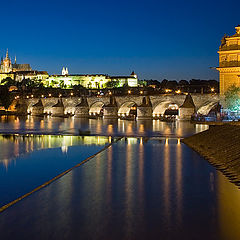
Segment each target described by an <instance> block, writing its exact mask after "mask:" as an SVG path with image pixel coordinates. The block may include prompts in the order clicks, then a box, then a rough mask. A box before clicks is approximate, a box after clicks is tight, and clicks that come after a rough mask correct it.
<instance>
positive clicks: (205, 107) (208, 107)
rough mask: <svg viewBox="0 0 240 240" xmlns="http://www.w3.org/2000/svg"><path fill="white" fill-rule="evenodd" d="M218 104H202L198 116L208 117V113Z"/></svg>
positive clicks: (216, 102)
mask: <svg viewBox="0 0 240 240" xmlns="http://www.w3.org/2000/svg"><path fill="white" fill-rule="evenodd" d="M218 103H219V101H214V102H210V101H209V102H206V103H205V104H203V105H202V106H201V107H200V108H199V109H198V110H197V113H198V114H202V115H208V114H209V112H210V111H211V110H212V109H213V108H214V107H215V106H216V105H217V104H218Z"/></svg>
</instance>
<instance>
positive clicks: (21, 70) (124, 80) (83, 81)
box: [0, 50, 138, 89]
mask: <svg viewBox="0 0 240 240" xmlns="http://www.w3.org/2000/svg"><path fill="white" fill-rule="evenodd" d="M6 78H12V79H14V80H16V81H22V80H23V79H30V80H34V81H40V82H42V83H43V85H44V86H46V87H56V88H58V87H61V88H72V87H73V86H74V85H82V86H83V87H86V88H92V89H101V88H105V87H106V86H107V84H108V83H109V82H113V83H114V86H116V87H122V86H125V85H127V86H130V87H137V86H138V78H137V75H136V74H135V73H134V72H132V74H131V75H128V76H109V75H106V74H69V73H68V68H65V67H64V68H63V69H62V74H60V75H49V74H48V73H47V72H46V71H37V70H32V68H31V66H30V64H18V63H17V59H16V57H15V62H14V63H12V61H11V59H10V57H9V54H8V50H7V53H6V57H5V58H4V59H3V58H2V59H1V65H0V84H1V82H2V81H3V80H4V79H6Z"/></svg>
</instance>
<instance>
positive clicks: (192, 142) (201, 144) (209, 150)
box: [182, 125, 240, 186]
mask: <svg viewBox="0 0 240 240" xmlns="http://www.w3.org/2000/svg"><path fill="white" fill-rule="evenodd" d="M182 142H184V143H185V144H187V145H188V146H189V147H191V148H192V149H193V150H195V151H196V152H198V153H199V154H200V155H202V156H203V157H204V158H205V159H207V160H208V161H209V162H210V163H211V164H212V165H214V166H215V167H216V168H217V169H218V170H220V171H222V172H223V174H224V175H226V176H227V177H228V178H229V180H230V181H231V182H233V183H234V184H236V185H238V186H240V126H233V125H222V126H210V128H209V129H208V130H206V131H204V132H201V133H198V134H195V135H193V136H191V137H187V138H185V139H183V140H182Z"/></svg>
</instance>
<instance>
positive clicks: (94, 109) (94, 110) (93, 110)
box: [89, 101, 104, 115]
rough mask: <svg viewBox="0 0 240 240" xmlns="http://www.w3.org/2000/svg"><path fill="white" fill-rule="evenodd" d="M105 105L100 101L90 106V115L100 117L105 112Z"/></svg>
mask: <svg viewBox="0 0 240 240" xmlns="http://www.w3.org/2000/svg"><path fill="white" fill-rule="evenodd" d="M103 106H104V103H103V102H101V101H99V102H95V103H93V104H92V105H91V106H90V109H89V115H100V114H101V113H102V112H103Z"/></svg>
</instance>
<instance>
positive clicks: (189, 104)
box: [180, 93, 195, 108]
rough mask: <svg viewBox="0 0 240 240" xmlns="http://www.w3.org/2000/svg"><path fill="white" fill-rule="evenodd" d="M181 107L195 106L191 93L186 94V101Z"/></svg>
mask: <svg viewBox="0 0 240 240" xmlns="http://www.w3.org/2000/svg"><path fill="white" fill-rule="evenodd" d="M180 108H195V104H194V102H193V99H192V96H191V95H190V94H189V93H188V95H187V96H186V98H185V100H184V103H183V104H182V105H181V106H180Z"/></svg>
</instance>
